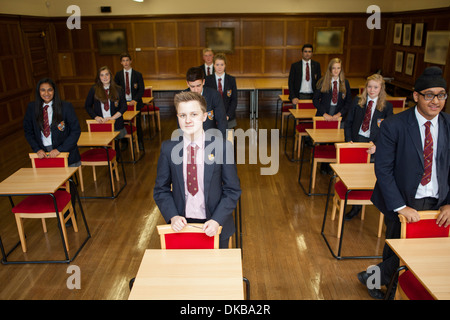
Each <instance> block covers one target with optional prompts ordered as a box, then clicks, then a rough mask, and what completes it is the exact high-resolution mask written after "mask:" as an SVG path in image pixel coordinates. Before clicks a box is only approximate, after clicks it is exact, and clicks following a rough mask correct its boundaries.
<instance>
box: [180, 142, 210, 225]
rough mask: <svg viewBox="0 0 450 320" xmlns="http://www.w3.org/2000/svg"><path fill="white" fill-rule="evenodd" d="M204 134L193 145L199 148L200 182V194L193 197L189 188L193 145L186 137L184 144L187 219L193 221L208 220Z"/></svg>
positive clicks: (198, 167) (198, 174)
mask: <svg viewBox="0 0 450 320" xmlns="http://www.w3.org/2000/svg"><path fill="white" fill-rule="evenodd" d="M204 135H205V134H204V133H203V134H202V135H201V136H200V138H198V139H197V140H194V141H193V142H192V143H195V144H196V145H197V146H198V147H199V148H198V149H197V154H196V159H195V160H196V164H197V181H198V192H197V193H196V194H195V196H193V195H192V194H190V193H189V191H188V188H187V184H186V181H187V165H186V164H187V155H188V148H189V147H190V145H191V141H190V140H189V139H187V138H186V137H184V139H183V142H184V146H183V178H184V195H185V202H186V210H185V214H186V218H193V219H206V211H205V193H204V181H203V176H204V162H205V161H204V154H205V138H204Z"/></svg>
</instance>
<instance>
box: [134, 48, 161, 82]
mask: <svg viewBox="0 0 450 320" xmlns="http://www.w3.org/2000/svg"><path fill="white" fill-rule="evenodd" d="M135 57H136V58H135V59H134V61H133V67H134V68H136V70H138V71H139V72H141V73H142V76H143V77H144V78H151V77H155V76H157V75H158V68H157V64H156V54H155V50H142V51H138V52H136V53H135Z"/></svg>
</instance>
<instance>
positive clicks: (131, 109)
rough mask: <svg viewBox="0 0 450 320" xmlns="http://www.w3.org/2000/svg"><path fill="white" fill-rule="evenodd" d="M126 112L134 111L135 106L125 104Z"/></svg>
mask: <svg viewBox="0 0 450 320" xmlns="http://www.w3.org/2000/svg"><path fill="white" fill-rule="evenodd" d="M127 111H136V105H135V104H129V103H127Z"/></svg>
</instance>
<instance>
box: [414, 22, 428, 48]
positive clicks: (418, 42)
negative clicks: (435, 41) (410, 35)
mask: <svg viewBox="0 0 450 320" xmlns="http://www.w3.org/2000/svg"><path fill="white" fill-rule="evenodd" d="M424 27H425V24H424V23H422V22H421V23H416V25H415V26H414V43H413V44H414V46H416V47H421V46H422V42H423V32H424Z"/></svg>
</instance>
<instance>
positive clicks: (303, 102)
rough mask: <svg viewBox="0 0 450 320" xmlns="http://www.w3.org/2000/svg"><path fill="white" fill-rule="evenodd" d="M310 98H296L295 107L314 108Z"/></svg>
mask: <svg viewBox="0 0 450 320" xmlns="http://www.w3.org/2000/svg"><path fill="white" fill-rule="evenodd" d="M315 108H316V107H315V106H314V104H313V101H312V100H298V103H297V109H315Z"/></svg>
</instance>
